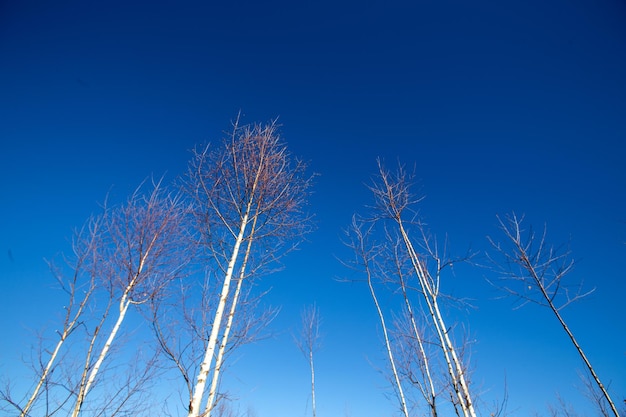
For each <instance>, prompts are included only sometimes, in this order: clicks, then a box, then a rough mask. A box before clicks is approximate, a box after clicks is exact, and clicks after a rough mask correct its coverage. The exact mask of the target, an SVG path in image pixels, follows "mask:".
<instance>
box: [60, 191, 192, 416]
mask: <svg viewBox="0 0 626 417" xmlns="http://www.w3.org/2000/svg"><path fill="white" fill-rule="evenodd" d="M184 218H185V208H184V207H183V206H182V204H180V200H179V198H178V197H177V196H175V195H170V194H168V193H167V191H166V190H165V189H164V188H163V187H162V185H161V183H160V182H157V183H154V184H153V190H152V191H151V192H150V193H148V194H144V193H143V192H142V187H140V188H138V189H137V191H136V192H135V193H133V195H132V196H131V197H130V198H129V199H128V201H127V202H126V203H125V204H124V205H122V206H121V207H119V208H116V209H112V210H111V212H110V216H109V217H108V222H107V233H106V239H107V240H106V243H105V245H103V246H102V247H101V252H100V253H99V254H98V255H97V256H98V258H99V259H98V263H97V265H96V273H97V274H98V278H99V279H100V285H103V286H104V287H105V288H107V290H108V292H109V295H110V297H109V300H115V304H117V305H118V313H117V318H116V319H115V321H114V323H112V327H111V328H110V329H109V330H108V333H106V334H102V335H100V331H101V329H102V328H103V327H104V326H105V321H106V322H108V320H106V319H108V316H109V309H108V308H107V310H106V313H105V314H104V315H103V316H102V317H103V323H102V325H100V326H98V327H97V328H96V329H95V330H94V332H93V336H92V342H91V343H90V346H89V350H88V354H87V359H86V361H85V366H84V368H83V369H84V372H83V377H82V378H81V382H80V384H79V387H78V392H77V395H76V402H75V405H74V410H73V412H72V416H73V417H77V416H78V415H79V413H80V411H81V408H82V406H83V403H84V401H85V398H86V396H87V394H88V393H89V391H90V389H91V388H92V385H93V384H94V382H95V380H96V377H97V375H98V372H99V371H100V368H101V366H102V363H103V361H104V360H105V358H106V357H107V355H108V354H109V351H110V349H111V346H112V345H113V342H114V340H115V338H116V336H117V335H118V332H119V331H120V328H121V325H122V323H123V322H124V319H125V318H126V314H127V312H128V309H129V307H130V306H131V305H142V304H145V303H147V302H148V301H149V300H151V299H153V298H156V297H159V296H160V293H161V292H162V291H163V289H164V288H166V287H167V286H168V285H169V284H170V283H171V282H172V281H173V280H174V279H175V278H176V277H177V275H178V274H179V273H180V271H181V270H182V269H183V267H184V266H185V261H184V255H183V254H181V250H180V249H181V242H183V240H182V236H183V232H182V225H183V221H184ZM105 336H106V340H105V341H104V343H103V344H101V345H100V344H98V343H97V340H98V339H99V338H100V337H105ZM94 349H95V350H94Z"/></svg>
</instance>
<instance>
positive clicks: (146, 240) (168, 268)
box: [13, 182, 184, 416]
mask: <svg viewBox="0 0 626 417" xmlns="http://www.w3.org/2000/svg"><path fill="white" fill-rule="evenodd" d="M151 185H152V187H151V188H152V189H151V190H150V191H148V192H144V190H145V189H146V188H148V186H147V185H145V184H144V185H142V186H141V187H139V188H138V189H137V191H136V192H135V193H134V194H133V195H132V196H131V197H130V198H129V199H128V200H127V201H126V202H125V203H124V204H122V205H120V206H117V207H107V206H106V205H105V209H104V210H103V213H102V214H101V215H99V216H95V217H93V218H92V219H90V220H89V221H88V222H87V223H86V225H85V227H83V228H82V229H81V230H80V231H79V232H77V233H76V235H75V238H74V240H73V252H74V256H73V258H71V259H66V263H67V267H65V266H61V267H59V266H57V265H56V264H51V266H52V270H53V273H54V276H55V277H56V278H57V280H58V282H59V283H60V285H61V288H62V289H63V290H64V291H65V292H66V294H67V296H68V298H67V301H66V304H65V306H64V318H63V321H62V327H61V330H59V331H58V332H57V336H58V339H57V341H56V342H55V343H54V345H53V348H52V349H50V350H48V349H42V350H41V353H40V355H39V359H38V366H37V376H36V382H35V383H34V384H33V389H32V391H31V392H30V394H29V395H28V396H27V397H25V399H24V402H23V404H24V405H23V406H21V405H19V404H20V403H21V401H13V404H14V406H15V408H16V409H18V411H19V414H20V416H28V415H41V414H44V415H46V416H52V415H54V414H57V413H65V414H67V415H73V416H78V415H79V414H80V413H81V410H83V408H84V405H85V401H86V399H87V396H88V394H89V393H91V392H92V391H94V390H96V391H97V393H96V395H94V396H93V398H94V400H93V401H92V402H91V403H90V405H89V406H88V410H89V413H90V414H92V415H100V414H102V413H105V414H106V415H110V416H113V415H119V414H120V413H123V412H125V411H124V410H127V409H128V408H127V407H129V406H131V403H132V399H133V398H138V396H141V395H143V394H144V393H145V392H146V391H145V387H146V385H147V384H149V383H150V381H151V378H152V376H153V374H152V372H153V371H154V370H155V369H156V367H155V366H154V364H155V361H156V357H155V356H153V355H152V354H151V353H150V349H147V348H146V349H144V347H142V346H140V345H139V344H135V347H136V348H137V349H138V352H141V355H139V353H138V356H137V357H136V358H135V359H134V360H133V361H130V362H126V363H124V359H121V358H119V359H117V360H116V358H115V356H120V357H121V356H122V355H113V353H114V352H115V351H116V349H115V345H114V343H113V342H114V341H115V340H117V341H118V342H119V341H122V340H123V339H120V337H121V334H120V333H121V332H120V328H121V325H122V322H123V321H124V318H125V317H126V315H127V312H128V309H129V307H130V306H131V305H138V306H139V305H141V304H143V303H145V302H146V301H147V300H150V299H152V298H155V297H158V296H159V294H160V292H161V291H162V290H163V288H165V287H166V286H167V285H169V283H170V281H171V280H172V279H173V278H174V277H176V276H177V274H178V273H179V271H180V269H181V268H182V267H183V266H184V265H183V263H182V260H183V259H184V257H183V256H181V254H180V253H175V252H176V251H178V250H180V236H181V221H182V219H183V218H184V209H183V207H182V206H181V204H180V201H179V199H178V198H177V197H175V196H172V195H170V194H168V193H167V191H166V190H165V188H164V187H163V186H162V185H161V183H160V182H157V183H152V184H151ZM68 271H69V273H68ZM115 307H117V308H118V311H117V317H113V316H114V313H115ZM111 356H113V357H111ZM105 359H106V361H105ZM106 362H108V363H109V364H110V365H111V366H110V367H109V366H108V365H107V363H106ZM120 369H122V370H121V371H119V370H120ZM105 370H107V371H108V372H117V373H116V374H115V377H113V374H112V373H111V374H110V375H109V376H111V378H108V379H107V380H106V381H104V380H103V379H102V378H100V377H99V375H101V374H102V373H103V372H104V371H105ZM118 371H119V372H118ZM99 381H100V382H102V383H101V384H98V382H99ZM98 386H99V388H97V387H98ZM38 403H39V405H37V404H38ZM144 409H145V407H144ZM136 411H137V410H135V412H136Z"/></svg>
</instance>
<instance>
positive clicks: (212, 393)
mask: <svg viewBox="0 0 626 417" xmlns="http://www.w3.org/2000/svg"><path fill="white" fill-rule="evenodd" d="M257 219H258V216H255V217H254V221H253V222H252V230H251V232H250V234H251V235H254V231H255V230H256V222H257ZM251 250H252V239H249V240H248V247H247V248H246V254H245V256H244V259H243V263H242V265H241V269H240V271H239V280H238V281H237V287H236V288H235V293H234V294H233V301H232V303H231V305H230V311H229V313H228V320H227V322H226V327H225V328H224V334H223V335H222V342H221V343H220V348H219V351H218V353H217V358H216V360H215V369H214V370H213V376H212V380H211V388H210V389H209V399H208V400H207V405H206V408H205V411H204V416H205V417H210V415H211V411H212V410H213V406H214V405H215V397H216V395H217V388H218V386H219V378H220V371H221V370H222V364H223V363H224V355H225V353H226V346H227V345H228V337H229V336H230V331H231V329H232V327H233V321H234V318H235V312H236V310H237V303H238V302H239V296H240V295H241V288H242V286H243V280H244V278H245V273H246V266H247V264H248V259H249V257H250V251H251Z"/></svg>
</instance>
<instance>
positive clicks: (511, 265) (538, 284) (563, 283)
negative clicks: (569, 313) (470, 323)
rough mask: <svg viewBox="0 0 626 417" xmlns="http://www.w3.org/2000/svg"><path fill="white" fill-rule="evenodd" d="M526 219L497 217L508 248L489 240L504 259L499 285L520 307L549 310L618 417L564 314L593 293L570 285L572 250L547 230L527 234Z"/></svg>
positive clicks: (501, 265) (616, 416)
mask: <svg viewBox="0 0 626 417" xmlns="http://www.w3.org/2000/svg"><path fill="white" fill-rule="evenodd" d="M523 220H524V218H523V217H518V216H516V215H515V214H511V215H510V216H508V217H506V218H505V219H504V220H503V219H502V218H500V217H498V222H499V224H500V229H501V230H502V232H503V233H504V236H505V238H506V242H507V243H508V245H504V244H500V243H499V242H497V241H496V240H494V239H491V238H489V240H490V242H491V243H492V245H493V247H494V248H495V249H496V251H497V252H498V253H499V254H500V255H501V256H502V257H503V259H504V260H503V262H498V261H497V260H495V263H496V265H499V266H500V267H499V271H500V273H501V282H502V283H503V284H502V285H498V286H499V287H500V288H502V289H504V291H506V292H507V293H508V294H510V295H513V296H515V297H517V298H518V299H519V300H521V304H520V306H519V307H521V306H523V305H525V304H528V303H535V304H538V305H541V306H545V307H548V309H549V310H550V311H551V312H552V314H553V315H554V317H555V318H556V319H557V321H558V322H559V324H560V325H561V328H562V329H563V331H564V332H565V333H566V334H567V337H568V338H569V340H570V342H571V343H572V345H573V346H574V348H575V349H576V352H578V355H579V356H580V358H581V359H582V361H583V363H584V364H585V367H586V368H587V370H588V371H589V374H590V375H591V378H592V379H593V381H594V382H595V384H596V385H597V386H598V389H599V391H600V393H601V396H600V397H596V399H597V400H601V399H604V400H605V401H606V402H607V404H608V406H609V408H610V410H611V413H612V414H613V415H614V416H615V417H619V412H618V411H617V407H616V406H615V403H614V402H613V400H612V399H611V396H610V395H609V392H608V390H607V389H606V386H605V385H604V384H603V383H602V381H601V380H600V377H599V376H598V374H597V373H596V371H595V369H594V367H593V366H592V364H591V362H590V360H589V358H588V357H587V355H586V354H585V352H584V351H583V349H582V347H581V345H580V343H579V342H578V340H577V339H576V337H575V336H574V333H573V332H572V330H571V329H570V327H569V326H568V325H567V323H566V322H565V319H564V318H563V316H562V314H561V310H563V309H564V308H565V307H567V306H568V305H570V304H571V303H573V302H575V301H577V300H580V299H581V298H583V297H586V296H587V295H589V294H590V293H591V292H593V290H590V291H584V290H583V285H582V282H579V283H576V284H570V283H568V281H567V279H566V276H567V275H568V274H569V273H570V272H571V270H572V268H573V266H574V262H573V260H572V259H571V258H570V253H569V251H559V250H557V249H555V248H554V247H552V246H550V245H549V244H548V242H547V241H546V230H545V228H544V231H543V233H542V234H541V235H536V234H535V233H534V232H533V230H532V229H530V230H529V231H525V230H524V229H523V226H522V223H523ZM598 406H599V409H600V410H604V406H603V405H602V404H598Z"/></svg>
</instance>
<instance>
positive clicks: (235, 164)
mask: <svg viewBox="0 0 626 417" xmlns="http://www.w3.org/2000/svg"><path fill="white" fill-rule="evenodd" d="M304 170H305V165H304V164H303V163H302V162H300V161H297V160H295V161H294V160H293V159H292V158H291V156H290V154H289V152H288V151H287V149H286V147H285V145H284V144H283V142H282V140H281V138H280V136H279V135H278V132H277V125H276V124H275V123H270V124H268V125H259V124H257V125H254V126H240V125H239V124H238V122H237V123H235V125H234V128H233V131H232V133H231V135H230V137H229V138H228V139H227V140H225V142H224V144H223V147H222V148H218V149H216V150H211V149H210V148H209V146H207V147H204V148H201V149H199V150H196V151H195V153H194V156H193V159H192V162H191V164H190V168H189V175H188V178H187V184H186V189H187V191H188V193H189V195H190V196H191V198H192V199H193V201H194V205H195V209H194V211H195V215H196V220H197V225H198V229H199V231H200V236H201V239H200V244H201V245H202V247H203V248H204V251H205V254H206V255H207V261H208V262H210V263H211V265H213V266H215V270H216V271H219V272H220V273H221V274H222V276H223V280H222V281H221V282H222V285H221V290H220V295H219V299H218V301H217V305H216V308H215V312H214V315H213V319H212V322H211V331H210V334H209V335H208V340H207V343H206V349H205V353H204V355H203V359H202V362H201V364H200V366H199V369H198V372H197V377H196V378H195V383H194V387H193V395H192V398H191V402H190V404H189V410H188V415H189V417H196V416H198V415H200V413H201V410H202V402H203V398H204V397H205V393H206V390H207V381H208V378H209V375H210V373H211V372H213V378H212V381H213V382H212V385H213V386H214V387H215V385H216V384H217V383H218V380H219V373H220V369H221V366H222V364H221V363H219V362H218V363H217V364H216V363H215V359H216V358H217V357H220V356H222V357H223V355H220V350H223V349H226V346H227V344H228V337H229V332H230V328H231V326H232V325H233V322H234V319H233V318H234V316H235V312H236V307H237V305H238V303H239V299H240V298H239V294H240V293H241V290H242V287H243V285H244V284H245V281H246V280H248V279H249V278H250V277H251V276H253V275H255V274H257V273H258V272H261V271H262V268H263V267H264V266H267V265H269V264H271V263H272V262H273V261H275V260H277V259H278V258H279V257H280V256H281V255H282V254H284V253H285V249H287V250H288V249H289V248H291V246H290V245H291V244H293V242H294V238H297V237H298V236H300V235H301V234H302V233H303V232H305V231H306V227H307V222H306V218H307V216H306V215H305V214H304V213H303V211H302V210H303V205H304V203H305V197H306V194H307V192H308V187H309V183H310V178H307V177H305V175H304ZM233 285H234V287H235V288H234V289H232V288H231V287H232V286H233ZM228 305H230V309H229V310H227V306H228ZM225 315H226V316H227V318H226V319H225V318H224V316H225ZM218 341H220V343H219V345H218ZM216 350H217V352H216ZM214 395H215V394H213V397H214ZM209 396H210V397H211V393H209ZM212 401H213V400H207V403H206V405H205V407H204V412H203V415H204V416H209V415H210V413H211V407H212V406H213V404H212V403H211V402H212Z"/></svg>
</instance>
